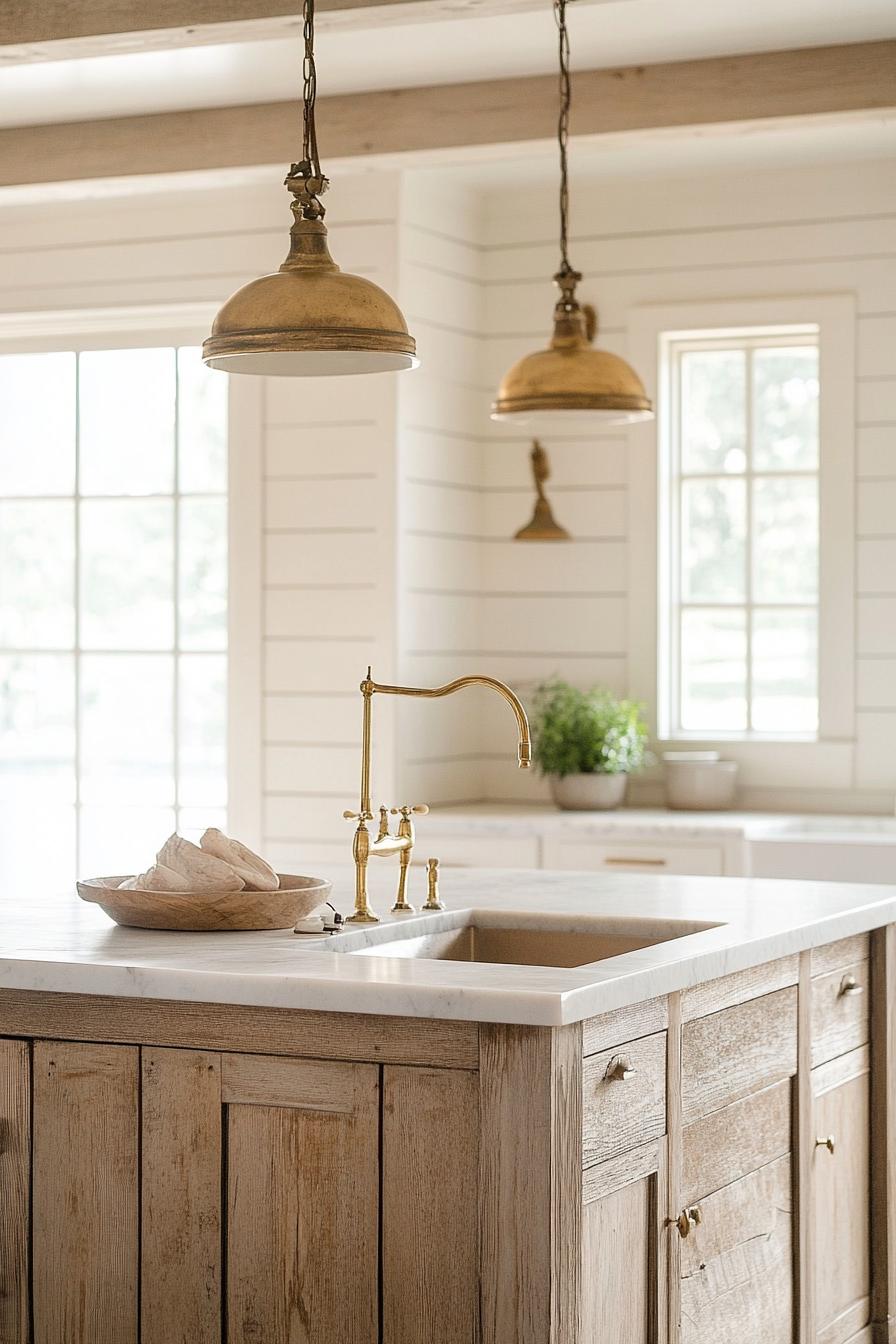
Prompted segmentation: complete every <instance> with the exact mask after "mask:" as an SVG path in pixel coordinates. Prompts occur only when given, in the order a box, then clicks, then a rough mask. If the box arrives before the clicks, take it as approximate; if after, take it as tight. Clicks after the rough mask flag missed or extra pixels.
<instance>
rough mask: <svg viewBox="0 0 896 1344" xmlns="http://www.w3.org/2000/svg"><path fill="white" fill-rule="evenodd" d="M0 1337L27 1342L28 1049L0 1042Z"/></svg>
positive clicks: (25, 1045) (20, 1044)
mask: <svg viewBox="0 0 896 1344" xmlns="http://www.w3.org/2000/svg"><path fill="white" fill-rule="evenodd" d="M0 1192H2V1194H0V1340H2V1341H3V1344H29V1340H30V1338H31V1323H30V1311H29V1305H28V1276H29V1262H30V1241H31V1047H30V1045H29V1043H28V1041H9V1040H0Z"/></svg>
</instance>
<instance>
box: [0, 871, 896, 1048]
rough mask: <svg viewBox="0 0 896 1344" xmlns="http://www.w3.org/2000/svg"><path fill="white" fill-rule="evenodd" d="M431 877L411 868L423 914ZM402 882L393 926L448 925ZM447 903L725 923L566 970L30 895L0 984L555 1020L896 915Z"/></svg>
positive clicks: (747, 902)
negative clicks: (371, 948) (143, 914)
mask: <svg viewBox="0 0 896 1344" xmlns="http://www.w3.org/2000/svg"><path fill="white" fill-rule="evenodd" d="M424 881H425V877H424V875H423V874H422V873H420V872H419V871H418V870H415V871H414V873H413V875H412V892H411V899H412V900H413V901H414V902H415V903H416V904H418V905H419V904H420V903H421V902H422V899H423V884H424ZM351 883H352V874H351V872H349V870H348V869H346V870H343V871H340V872H338V873H337V874H336V875H335V884H334V893H335V894H334V903H335V904H337V906H341V908H342V909H343V910H348V909H349V908H350V905H351ZM393 886H394V883H393V882H392V880H391V874H388V873H385V874H384V873H379V874H376V875H373V881H372V883H371V887H372V891H371V897H372V901H373V904H374V907H375V908H376V909H377V910H378V911H379V912H381V913H382V915H383V922H384V924H387V925H389V924H391V925H393V926H394V925H398V924H400V923H401V922H402V920H404V921H407V920H414V921H415V924H416V923H417V921H425V920H426V919H429V918H434V919H438V918H439V916H421V915H413V916H411V915H405V916H400V915H396V916H390V915H388V914H386V913H385V912H386V911H387V910H388V908H389V904H390V903H391V899H392V896H393ZM442 895H443V899H444V900H445V902H446V905H447V906H448V909H449V911H451V912H457V911H471V912H480V911H481V912H483V914H485V912H488V915H489V917H491V918H493V917H495V916H496V915H500V914H503V915H508V914H511V913H513V912H521V913H523V912H525V913H526V914H527V916H528V919H529V920H532V918H533V917H538V918H539V919H542V920H543V921H544V923H545V925H546V926H549V925H550V922H551V917H552V915H556V914H563V915H568V916H585V915H588V916H594V915H599V916H602V917H603V918H604V919H606V920H610V921H612V920H616V921H624V922H625V923H626V924H629V923H630V922H631V921H632V920H639V919H650V920H656V919H660V920H688V921H693V922H696V923H700V924H715V925H717V927H713V928H705V929H703V930H702V931H701V932H698V933H692V934H687V935H685V936H684V937H679V938H675V939H673V940H672V941H669V942H666V943H659V944H656V945H654V946H652V947H647V948H644V949H642V950H640V951H637V952H627V953H624V954H623V955H621V956H617V957H613V958H610V959H608V960H605V961H601V962H596V963H593V964H592V965H590V966H582V967H577V968H574V969H557V968H552V967H538V966H511V965H491V964H484V963H468V962H452V961H437V960H424V959H414V958H400V957H386V956H371V955H365V956H352V955H350V954H348V953H342V954H340V953H336V952H333V951H332V950H329V948H328V946H327V945H326V943H318V942H317V941H316V940H315V943H312V942H311V941H310V940H309V937H307V936H306V937H303V936H302V935H297V934H294V933H292V931H282V932H281V931H277V932H273V933H267V932H265V933H160V932H155V931H149V930H140V929H122V928H118V927H116V926H115V925H113V924H112V923H111V921H109V920H108V919H107V917H106V916H105V915H104V914H103V913H102V911H100V910H99V909H98V908H97V907H96V906H91V905H87V904H85V903H83V902H81V901H80V900H79V899H78V898H77V896H75V895H74V894H71V895H64V896H59V897H55V898H40V899H37V898H28V897H25V896H23V897H22V898H21V899H17V900H16V899H12V898H8V899H7V900H5V901H3V902H2V904H0V987H2V988H6V989H29V990H52V991H57V992H64V993H91V994H107V995H114V996H125V997H133V998H155V999H181V1000H190V1001H194V1002H207V1003H232V1004H251V1005H259V1006H271V1007H283V1008H318V1009H325V1010H329V1011H334V1012H363V1013H378V1014H396V1015H399V1016H415V1017H432V1018H455V1019H462V1020H470V1021H486V1022H516V1023H523V1024H532V1025H544V1026H553V1025H561V1024H563V1023H568V1022H575V1021H579V1020H581V1019H583V1018H586V1017H591V1016H593V1015H595V1014H597V1013H601V1012H607V1011H609V1010H611V1009H614V1008H621V1007H626V1006H628V1005H631V1004H633V1003H638V1002H641V1001H643V1000H645V999H649V998H653V997H655V996H657V995H661V994H667V993H670V992H672V991H674V990H680V989H684V988H687V987H688V986H691V985H695V984H699V983H702V982H703V981H706V980H710V979H714V978H716V977H717V976H721V975H727V974H729V973H731V972H733V971H739V970H745V969H747V968H749V967H751V966H756V965H759V964H761V963H762V962H766V961H770V960H772V959H774V958H776V957H781V956H785V955H787V954H788V953H792V952H799V951H803V950H805V949H806V948H809V947H814V946H817V945H819V944H821V943H825V942H831V941H833V940H835V939H837V938H845V937H848V936H849V935H850V934H854V933H862V932H866V931H867V930H869V929H872V928H876V927H879V926H881V925H883V924H887V923H891V922H894V921H896V887H884V886H872V885H866V884H852V883H828V882H793V881H773V880H769V879H748V878H721V877H669V876H642V875H636V874H618V875H617V874H596V873H558V872H547V871H542V870H531V871H527V870H515V871H512V872H509V871H499V870H495V869H448V870H446V871H445V873H444V875H443V879H442ZM339 936H340V935H336V937H339ZM312 937H313V936H312ZM330 947H332V944H330Z"/></svg>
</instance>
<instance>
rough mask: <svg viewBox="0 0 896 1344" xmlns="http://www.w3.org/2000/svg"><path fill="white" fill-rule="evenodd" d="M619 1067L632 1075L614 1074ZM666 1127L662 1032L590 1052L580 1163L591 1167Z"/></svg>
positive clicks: (584, 1079)
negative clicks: (598, 1051)
mask: <svg viewBox="0 0 896 1344" xmlns="http://www.w3.org/2000/svg"><path fill="white" fill-rule="evenodd" d="M622 1070H626V1071H629V1070H630V1071H631V1072H632V1077H631V1078H627V1079H623V1078H621V1077H619V1076H617V1073H621V1071H622ZM665 1130H666V1033H665V1032H664V1031H660V1032H657V1033H656V1035H654V1036H644V1037H642V1038H641V1039H640V1040H637V1041H629V1042H628V1043H627V1044H626V1045H621V1046H617V1047H616V1048H614V1049H612V1050H603V1051H601V1053H600V1054H597V1055H590V1056H589V1057H588V1058H587V1059H586V1060H585V1064H584V1068H583V1071H582V1165H583V1166H584V1167H590V1166H592V1165H593V1164H594V1163H595V1162H603V1161H605V1160H606V1159H607V1158H610V1157H614V1156H615V1155H616V1154H618V1153H624V1152H626V1151H627V1150H628V1149H629V1148H635V1147H638V1146H639V1145H640V1144H642V1143H646V1142H647V1140H648V1139H656V1138H659V1136H660V1135H661V1134H664V1133H665Z"/></svg>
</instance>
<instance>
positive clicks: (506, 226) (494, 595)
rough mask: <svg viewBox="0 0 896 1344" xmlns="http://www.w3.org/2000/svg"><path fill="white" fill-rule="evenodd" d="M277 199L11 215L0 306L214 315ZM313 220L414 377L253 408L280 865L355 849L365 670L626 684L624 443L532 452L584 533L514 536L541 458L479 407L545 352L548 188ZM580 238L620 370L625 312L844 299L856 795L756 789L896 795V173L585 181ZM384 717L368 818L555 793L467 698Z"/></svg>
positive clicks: (310, 386)
mask: <svg viewBox="0 0 896 1344" xmlns="http://www.w3.org/2000/svg"><path fill="white" fill-rule="evenodd" d="M285 195H286V194H285V193H284V192H283V190H282V187H280V185H279V183H278V181H277V177H276V174H272V181H271V183H270V184H265V185H263V186H251V187H250V186H243V187H233V188H230V189H228V190H224V189H223V188H216V189H214V190H205V191H179V192H172V191H164V192H159V193H158V195H152V194H150V195H142V196H140V197H138V198H129V199H123V200H111V201H109V200H105V201H103V200H95V201H81V202H70V203H67V204H64V205H58V204H57V205H43V206H35V205H30V206H24V205H16V206H9V205H7V206H4V207H3V208H0V311H7V312H9V311H15V312H22V311H29V310H39V309H52V310H56V309H61V308H73V309H74V308H96V307H102V306H106V305H127V304H140V303H173V302H182V301H184V300H211V301H219V300H221V299H223V298H224V297H226V296H227V295H228V294H229V293H231V292H232V291H233V289H235V288H236V287H237V286H238V285H239V284H241V283H244V282H245V281H246V280H248V279H250V278H251V277H252V276H253V275H257V274H260V273H261V272H263V271H264V270H266V269H273V268H275V267H276V266H277V265H279V262H280V261H281V260H282V257H283V255H284V254H285V251H286V244H287V229H288V224H289V214H288V209H287V202H286V199H285ZM328 207H329V211H328V224H329V225H330V226H331V243H332V248H333V252H334V256H335V258H336V260H337V261H338V262H339V264H340V265H342V266H343V268H344V269H346V270H355V271H360V272H362V273H364V274H367V275H370V276H371V277H372V278H375V279H377V280H378V281H379V283H381V284H384V285H385V286H386V287H387V288H389V289H390V290H391V291H392V292H393V293H395V294H396V295H397V296H398V297H399V299H400V302H401V303H402V306H403V308H404V310H405V313H406V316H407V317H408V321H409V325H410V328H411V330H412V332H414V334H415V335H416V337H417V339H418V343H419V348H420V353H421V356H422V358H423V360H424V363H423V366H422V367H421V369H420V370H419V371H416V372H414V373H410V374H404V375H400V376H393V375H390V376H386V377H379V378H359V379H353V380H339V382H338V384H337V383H334V382H332V381H330V380H319V381H316V382H306V381H302V382H301V383H298V382H297V383H293V382H291V381H288V380H269V381H268V384H267V387H266V388H265V390H264V396H263V399H262V400H263V404H262V405H261V407H260V408H259V412H258V419H259V423H258V425H257V433H258V437H259V440H260V452H259V461H260V463H261V467H260V470H261V471H262V472H263V477H264V480H263V482H262V484H263V486H264V493H265V505H264V521H263V565H262V575H261V579H260V582H259V585H258V587H259V591H258V602H259V605H260V607H261V608H262V629H263V648H262V650H261V657H260V659H259V661H260V662H262V665H263V667H262V675H263V690H261V691H260V692H259V693H260V694H261V695H263V708H264V746H263V759H262V764H261V777H262V788H263V793H264V806H263V836H264V843H265V846H266V848H267V850H268V852H269V853H270V854H271V856H272V857H273V858H274V859H275V860H276V861H277V862H278V863H281V864H283V865H284V866H285V867H286V868H287V869H288V868H289V867H291V866H292V865H299V866H304V867H306V868H307V867H309V866H310V867H311V868H314V867H321V866H322V865H326V864H328V863H330V862H331V861H332V860H333V859H335V858H336V857H337V856H339V857H345V855H346V853H347V845H348V843H349V840H350V831H351V828H350V826H349V825H348V823H346V822H344V821H343V819H342V816H341V813H342V811H343V809H344V808H350V807H356V806H357V789H358V756H357V751H358V746H359V731H360V696H359V695H358V692H357V686H358V682H359V680H360V678H361V676H362V675H363V673H364V672H365V670H366V667H367V664H368V662H371V663H372V664H373V667H374V674H375V676H377V677H378V678H379V679H381V680H384V681H388V680H392V679H402V680H406V681H408V682H410V683H412V684H422V685H427V684H430V685H435V684H437V683H440V682H442V681H445V680H447V679H449V678H451V677H453V676H457V675H461V674H463V673H465V672H471V671H478V672H485V673H489V674H491V675H495V676H499V677H502V678H503V679H505V680H507V681H509V682H510V683H511V684H513V685H517V686H520V687H524V686H525V685H527V684H528V685H531V683H532V682H533V681H534V680H536V679H538V678H540V677H542V676H544V675H547V674H550V673H552V672H554V671H558V672H560V673H561V674H562V675H564V676H567V677H569V678H570V679H572V680H575V681H577V682H580V683H582V684H587V683H589V682H591V681H593V680H600V681H603V682H605V683H607V684H608V685H610V686H611V687H613V689H614V690H616V691H617V692H620V693H624V692H625V691H626V690H627V688H628V666H627V653H628V649H627V634H626V631H627V621H628V578H627V560H628V557H627V544H628V543H627V532H628V522H627V519H628V498H627V491H628V477H627V451H626V438H625V434H624V432H620V431H616V430H609V431H607V433H606V435H605V436H603V437H602V438H600V439H599V440H592V439H577V438H575V437H572V436H569V437H563V438H561V437H548V438H546V440H545V443H546V447H547V448H548V451H549V453H550V458H551V465H552V469H553V476H552V478H551V481H550V482H549V493H550V495H551V498H552V500H553V502H554V507H555V512H556V515H557V517H558V519H559V520H560V521H561V522H562V523H564V524H565V525H566V526H567V527H568V528H569V529H570V531H571V532H572V533H573V536H574V538H575V540H574V541H572V542H570V543H558V544H551V545H546V544H537V543H528V544H523V543H516V542H514V541H512V540H511V537H512V535H513V533H514V532H515V531H516V529H517V528H518V527H520V526H521V525H522V524H523V523H525V522H526V521H527V520H528V518H529V516H530V514H531V508H532V499H533V492H532V487H531V481H530V476H529V464H528V449H529V443H530V440H529V438H528V437H526V436H524V435H521V434H519V433H512V432H510V431H508V430H506V429H504V428H502V427H500V426H494V425H492V424H491V423H490V422H489V421H488V416H487V413H488V404H489V401H490V400H491V397H492V395H493V392H494V388H495V386H496V384H497V382H498V380H499V378H500V376H501V374H502V373H503V372H504V371H505V369H506V368H507V367H508V366H509V365H510V364H511V363H512V362H513V360H515V359H516V358H518V357H519V356H521V355H523V354H525V353H527V352H528V351H530V350H533V349H536V348H538V347H539V346H541V345H543V344H544V343H545V342H546V340H547V337H548V335H549V331H550V318H551V310H552V306H553V301H554V291H553V286H552V285H551V281H550V277H551V274H552V272H553V271H554V269H555V268H556V263H557V248H556V242H555V237H556V207H555V200H554V193H553V190H552V189H548V190H543V189H541V188H540V187H539V189H538V190H530V189H528V188H526V189H516V188H501V189H496V190H493V191H490V192H489V193H487V194H485V195H479V196H476V195H475V193H471V192H470V191H467V192H466V193H462V194H459V193H458V191H457V185H456V179H454V178H449V177H448V176H447V175H446V176H444V177H442V176H440V175H439V174H438V173H436V172H434V171H428V172H425V173H423V172H419V173H407V174H404V175H403V176H401V175H399V174H396V173H376V172H370V173H364V174H358V175H356V176H354V177H347V176H343V177H339V176H338V175H336V186H335V187H334V189H333V191H332V192H331V195H330V197H329V198H328ZM572 225H573V238H572V244H571V251H572V259H573V261H574V262H575V264H576V265H577V266H578V267H579V268H580V269H581V270H583V271H584V272H585V281H584V283H583V286H582V297H583V298H584V299H587V300H591V301H594V302H596V304H597V307H598V310H599V313H600V320H601V333H600V336H599V340H600V342H601V343H602V344H604V345H605V346H607V347H608V348H610V349H614V350H618V351H619V352H620V353H622V354H625V353H626V328H627V324H628V322H629V320H630V312H631V310H632V308H633V307H634V306H635V305H638V304H643V303H660V302H667V301H680V300H699V299H707V298H737V297H761V296H776V295H786V294H796V293H831V292H835V293H836V292H841V293H842V292H852V293H855V295H856V298H857V311H858V319H857V325H858V333H857V349H858V368H857V374H856V377H857V393H858V437H857V447H858V453H857V463H858V466H857V473H858V481H857V485H858V508H857V531H858V542H857V548H858V553H857V560H858V576H859V577H858V622H857V626H858V629H857V648H858V656H857V675H858V692H857V705H856V709H857V724H858V729H857V744H856V751H855V757H854V760H855V764H854V773H853V778H852V780H851V783H850V787H848V788H845V789H844V788H842V787H832V785H831V781H826V780H824V779H820V780H818V782H817V786H815V787H813V788H810V789H804V790H802V791H798V792H791V793H789V794H775V793H774V791H773V790H772V791H771V792H770V791H769V790H765V792H764V793H763V792H762V791H759V790H757V791H756V792H755V793H754V794H753V795H752V796H751V797H750V799H749V801H753V802H755V803H756V804H757V805H769V804H770V803H771V804H773V805H776V806H780V807H787V806H799V807H816V808H820V809H825V808H828V809H832V808H835V809H839V808H846V807H855V808H864V809H870V810H886V809H888V808H890V807H892V804H893V795H894V789H896V260H894V258H896V164H894V163H893V162H883V161H878V162H875V163H869V164H866V163H855V164H851V165H848V164H831V165H827V166H819V165H815V166H811V167H805V168H801V169H794V168H792V167H791V168H787V169H768V170H751V171H749V172H738V173H730V174H723V173H715V172H714V173H707V174H705V175H694V176H691V177H687V178H681V179H657V178H646V179H643V180H632V179H627V180H624V181H618V182H615V183H608V182H603V183H589V182H585V181H581V180H575V181H574V184H573V218H572ZM236 449H237V451H239V445H236ZM234 508H235V509H237V510H239V508H240V500H239V499H234ZM249 540H252V539H249ZM258 541H259V538H258V536H257V535H256V536H255V537H254V544H255V545H256V547H257V545H258ZM247 547H248V549H250V550H251V546H249V543H248V541H247ZM396 711H397V712H396ZM375 716H376V734H377V743H376V758H375V766H376V771H375V780H374V791H375V793H376V795H377V798H376V801H379V799H380V798H381V799H382V801H385V802H389V803H396V804H397V803H404V802H417V801H427V802H439V801H442V802H444V801H463V800H471V799H474V798H477V797H491V798H504V799H513V798H536V797H542V796H545V791H544V785H543V784H542V782H541V781H539V780H538V778H537V777H536V776H535V775H534V774H529V775H525V774H521V773H520V772H518V771H517V770H516V769H515V767H514V731H513V722H512V718H511V716H510V714H509V713H508V711H507V708H506V706H504V705H502V704H499V703H498V701H497V699H496V698H494V697H490V696H489V695H488V694H487V693H485V692H479V691H476V692H470V691H465V692H462V693H461V694H460V695H458V696H456V697H453V698H452V699H451V700H447V701H439V702H435V703H429V704H426V703H424V704H413V705H411V704H408V703H406V702H401V703H400V704H399V703H398V702H396V701H394V700H390V699H387V698H385V697H384V698H382V699H380V700H378V701H376V702H375ZM249 717H250V718H251V715H249ZM396 723H397V725H398V727H397V730H396V728H395V724H396ZM748 783H749V781H748ZM642 796H649V794H647V795H645V794H643V793H642Z"/></svg>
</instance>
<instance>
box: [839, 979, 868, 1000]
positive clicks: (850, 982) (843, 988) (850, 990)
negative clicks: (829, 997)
mask: <svg viewBox="0 0 896 1344" xmlns="http://www.w3.org/2000/svg"><path fill="white" fill-rule="evenodd" d="M864 992H865V989H864V986H863V985H860V984H859V982H858V980H857V979H856V978H855V976H854V975H844V977H843V979H842V980H841V981H840V989H839V990H838V996H839V997H840V998H841V999H843V998H846V997H847V995H850V994H864Z"/></svg>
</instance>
